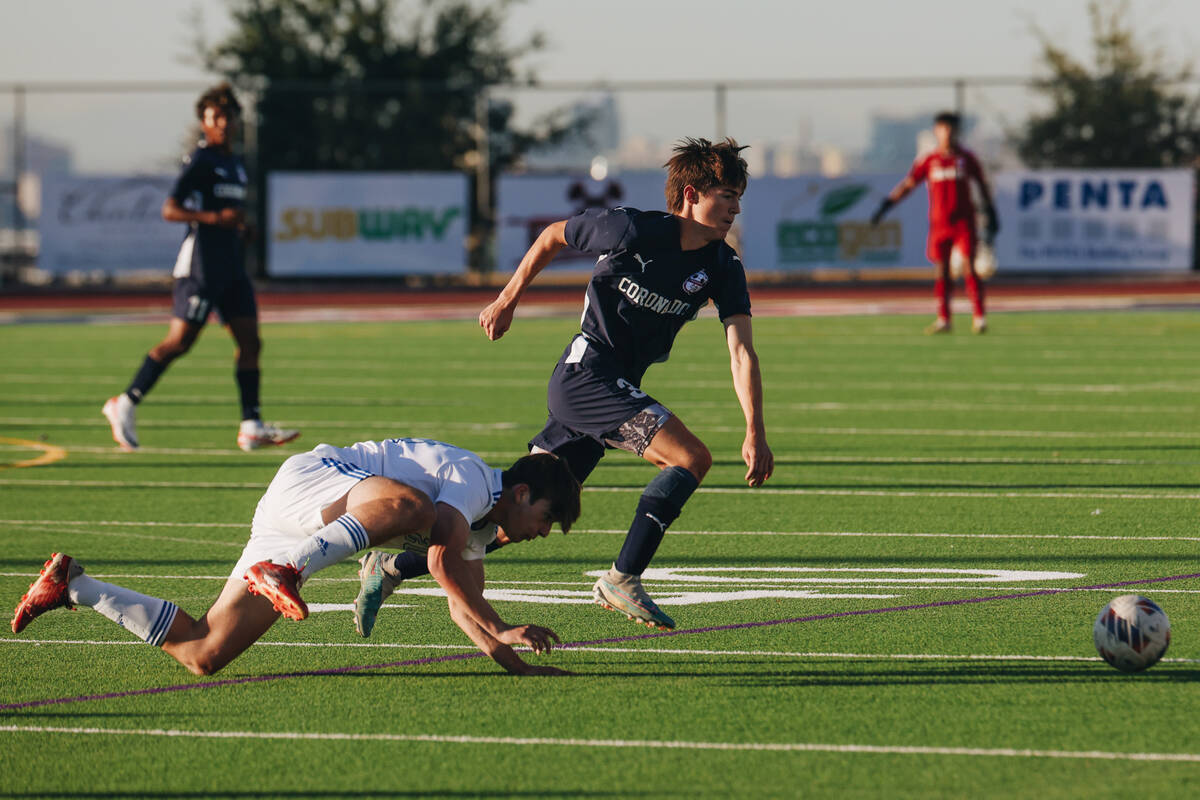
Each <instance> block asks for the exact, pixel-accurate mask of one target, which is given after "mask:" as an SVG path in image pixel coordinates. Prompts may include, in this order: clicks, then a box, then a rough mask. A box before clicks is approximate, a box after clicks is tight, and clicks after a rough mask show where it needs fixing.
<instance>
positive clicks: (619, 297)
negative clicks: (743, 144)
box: [355, 139, 775, 636]
mask: <svg viewBox="0 0 1200 800" xmlns="http://www.w3.org/2000/svg"><path fill="white" fill-rule="evenodd" d="M740 150H741V148H740V147H738V146H737V143H736V142H734V141H733V140H731V139H727V140H725V141H724V142H720V143H717V144H713V143H711V142H709V141H707V140H704V139H687V140H684V141H683V142H681V143H680V144H679V145H678V146H677V147H676V148H675V153H674V156H673V157H672V158H671V160H670V161H669V162H668V163H667V187H666V194H667V204H668V207H669V208H670V210H671V213H664V212H661V211H638V210H636V209H632V208H613V209H588V210H586V211H584V212H582V213H581V214H579V215H577V216H575V217H572V218H571V219H568V220H562V221H560V222H555V223H553V224H552V225H550V226H549V227H547V228H546V229H545V230H544V231H542V233H541V235H540V236H539V237H538V239H537V241H536V242H534V244H533V246H532V247H530V248H529V251H528V252H527V253H526V254H525V257H524V258H523V259H522V260H521V263H520V265H519V266H518V267H517V270H516V272H515V273H514V274H513V277H512V278H511V279H510V280H509V282H508V284H507V285H506V286H505V287H504V289H503V291H501V293H500V296H499V297H498V298H497V299H496V300H495V301H494V302H493V303H492V304H491V305H489V306H488V307H487V308H485V309H484V310H483V312H482V313H481V314H480V315H479V324H480V325H481V326H482V327H483V329H484V332H485V333H486V334H487V336H488V338H490V339H499V338H500V337H501V336H503V335H504V333H505V331H507V330H508V329H509V327H510V325H511V324H512V319H513V313H514V311H515V310H516V307H517V304H518V303H519V302H520V299H521V295H522V293H523V292H524V291H525V289H526V288H527V287H528V286H529V284H530V283H531V282H532V281H533V279H534V277H535V276H537V274H538V273H540V272H541V271H542V270H543V269H544V268H545V267H546V266H547V265H548V264H549V263H550V261H551V260H552V259H553V258H554V256H555V255H556V254H557V253H558V252H559V251H560V250H561V249H562V248H564V247H566V246H567V245H571V246H572V247H574V248H576V249H577V250H582V251H585V252H589V253H594V254H595V255H596V267H595V270H594V272H593V273H592V279H591V281H590V282H589V284H588V287H587V294H586V297H585V300H584V310H583V321H582V331H581V333H580V334H578V335H577V336H575V337H574V338H573V339H572V340H571V342H570V344H569V345H568V346H567V348H566V350H565V351H564V352H563V355H562V357H561V358H560V359H559V361H558V364H557V366H556V367H555V368H554V373H553V374H552V376H551V378H550V386H549V390H548V393H547V395H548V398H547V405H548V407H549V412H550V413H549V418H548V419H547V420H546V425H545V427H544V428H543V429H542V432H541V433H539V434H538V435H537V436H535V437H534V438H533V440H532V441H531V442H530V443H529V445H530V448H531V449H532V450H533V451H535V452H541V451H548V452H551V453H554V454H556V455H558V456H559V457H560V458H562V459H564V460H565V461H566V462H567V463H568V465H569V466H570V467H571V471H572V472H574V474H575V477H576V478H578V479H579V480H580V482H582V481H584V480H585V479H586V478H587V477H588V475H589V474H590V473H591V472H592V470H593V469H594V468H595V467H596V465H597V464H598V463H599V461H600V459H601V457H603V455H604V453H605V450H606V449H607V448H617V449H621V450H627V451H629V452H631V453H636V454H637V455H639V456H641V457H642V458H644V459H646V460H647V461H649V462H650V463H652V464H654V465H655V466H657V467H659V469H660V472H659V474H658V475H657V476H655V478H654V479H653V480H651V481H650V483H649V485H648V486H647V487H646V490H645V491H644V492H643V493H642V497H641V500H640V501H639V502H638V506H637V512H636V514H635V515H634V519H633V522H632V523H631V525H630V527H629V533H628V534H627V535H626V537H625V543H624V545H623V547H622V548H621V552H620V554H619V555H618V556H617V560H616V562H615V563H614V564H613V567H612V569H611V570H609V571H608V573H607V574H605V575H604V576H603V577H601V578H600V579H599V580H598V581H597V582H596V584H595V587H594V588H593V595H594V597H595V599H596V602H598V603H599V604H600V605H602V606H604V607H606V608H612V609H615V610H617V611H620V612H622V613H624V614H626V615H627V616H628V617H629V618H630V619H634V620H636V621H638V622H641V623H643V624H646V625H648V626H651V627H657V628H662V629H670V628H674V627H675V623H674V621H673V620H672V619H671V618H670V617H669V616H667V615H666V614H664V613H663V612H662V611H661V610H660V609H659V608H658V606H657V605H656V604H655V603H654V601H653V600H651V599H650V597H649V595H647V594H646V591H645V590H644V589H643V588H642V583H641V574H642V572H644V571H645V569H646V567H647V566H648V565H649V563H650V560H651V559H652V558H653V556H654V553H655V551H656V550H657V549H658V545H659V543H660V542H661V541H662V539H663V536H664V534H665V533H666V529H667V527H668V526H669V525H670V524H671V523H672V522H673V521H674V520H675V519H676V518H677V517H678V516H679V514H680V513H681V511H682V509H683V505H684V503H685V502H686V501H687V499H688V498H689V497H690V496H691V494H692V493H693V492H694V491H695V490H696V488H697V487H698V486H699V485H700V481H701V480H703V479H704V476H705V474H706V473H707V472H708V469H709V467H711V466H712V455H711V454H710V453H709V451H708V448H707V447H705V445H704V443H703V442H701V441H700V439H699V438H697V437H696V435H695V434H693V433H692V432H691V431H690V430H688V428H687V426H685V425H684V424H683V422H682V421H681V420H680V419H679V418H678V417H677V416H675V415H674V414H673V413H672V412H671V411H669V410H668V409H667V408H666V407H665V406H663V405H662V404H661V403H659V402H658V401H657V400H655V399H654V398H653V397H651V396H650V395H648V394H647V393H646V392H644V391H642V389H641V384H642V377H643V375H644V374H645V372H646V369H647V368H648V367H649V366H650V365H651V364H653V363H655V362H659V361H666V360H667V357H668V355H670V352H671V345H672V344H673V343H674V341H675V336H676V334H677V333H679V329H680V328H682V327H683V325H684V323H686V322H688V321H689V320H692V319H694V318H695V317H696V314H697V312H699V311H700V309H701V308H703V307H704V306H705V305H706V304H707V303H708V302H709V301H710V300H711V301H713V303H714V304H715V305H716V308H717V313H718V315H719V317H720V319H721V322H722V323H723V324H724V326H725V337H726V341H727V343H728V346H729V354H730V366H731V368H732V371H733V386H734V390H735V391H736V393H737V397H738V401H739V402H740V404H741V407H742V413H743V416H744V417H745V419H746V438H745V441H744V443H743V444H742V459H743V460H744V461H745V462H746V466H747V471H746V481H747V482H748V483H749V484H750V486H759V485H761V484H762V482H763V481H765V480H766V479H767V478H769V477H770V476H771V473H772V471H773V470H774V467H775V460H774V456H773V455H772V453H771V448H770V447H769V446H768V445H767V435H766V428H765V425H764V422H763V408H762V379H761V376H760V374H759V366H758V356H757V354H756V353H755V351H754V343H753V336H752V332H751V325H750V296H749V293H748V291H747V289H746V272H745V269H744V268H743V267H742V262H741V259H739V258H738V255H737V253H736V252H734V250H733V248H732V247H730V246H729V245H728V244H726V243H725V237H726V235H727V234H728V233H729V229H730V227H731V226H732V225H733V221H734V218H735V217H736V216H737V215H738V213H739V212H740V211H741V207H740V204H739V202H740V199H741V196H742V193H743V192H744V191H745V188H746V178H747V173H746V162H745V161H744V160H743V159H742V158H741V157H740V156H739V155H738V153H739V151H740ZM361 562H362V569H361V570H360V571H359V577H360V579H361V586H360V592H359V596H358V599H357V600H356V601H355V622H356V627H357V628H358V631H359V633H360V634H362V635H364V636H365V635H368V634H369V632H370V625H371V624H373V622H374V614H375V611H377V610H378V608H379V605H380V603H382V598H383V597H386V596H387V594H389V593H390V592H391V590H392V589H393V588H394V587H395V584H396V583H397V582H398V581H399V580H401V579H403V578H406V577H411V576H414V575H416V574H420V573H421V572H423V571H424V570H423V568H422V566H421V565H420V564H419V562H417V561H416V560H415V559H414V558H413V557H412V555H411V554H408V553H401V554H399V555H398V556H386V555H384V554H380V553H369V554H368V555H367V556H364V557H363V558H362V559H361Z"/></svg>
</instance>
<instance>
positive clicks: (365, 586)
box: [354, 550, 403, 638]
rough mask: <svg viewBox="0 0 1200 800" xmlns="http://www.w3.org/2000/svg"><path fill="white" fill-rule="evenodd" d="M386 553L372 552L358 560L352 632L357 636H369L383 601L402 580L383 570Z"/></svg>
mask: <svg viewBox="0 0 1200 800" xmlns="http://www.w3.org/2000/svg"><path fill="white" fill-rule="evenodd" d="M387 556H388V554H387V553H381V552H379V551H377V550H372V551H370V552H369V553H367V554H366V555H364V556H363V557H362V558H360V559H359V560H358V563H359V564H361V565H362V566H360V567H359V568H358V580H359V584H358V597H356V598H354V630H355V631H357V632H358V635H359V636H362V637H364V638H365V637H367V636H370V635H371V630H372V629H373V628H374V627H375V615H377V614H378V613H379V608H380V606H382V605H383V601H384V600H386V599H388V598H389V597H391V595H392V592H394V591H396V587H397V586H399V585H400V581H401V580H403V579H402V578H397V577H394V576H392V575H389V574H388V573H387V572H386V571H385V570H384V568H383V559H385V558H386V557H387Z"/></svg>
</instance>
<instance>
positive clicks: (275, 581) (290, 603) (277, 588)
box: [243, 561, 308, 622]
mask: <svg viewBox="0 0 1200 800" xmlns="http://www.w3.org/2000/svg"><path fill="white" fill-rule="evenodd" d="M243 577H244V578H245V581H246V584H247V586H246V589H247V590H248V591H249V592H250V594H257V595H261V596H262V597H265V598H266V599H268V600H270V601H271V605H272V606H274V607H275V610H276V611H278V612H279V613H280V614H283V615H284V616H285V617H287V618H288V619H294V620H296V621H297V622H299V621H300V620H302V619H304V618H306V617H307V616H308V605H307V604H306V603H305V602H304V601H303V600H302V599H300V570H298V569H296V568H295V567H293V566H291V565H288V564H276V563H274V562H273V561H260V562H258V563H257V564H255V565H254V566H252V567H251V568H250V569H248V570H246V574H245V575H244V576H243Z"/></svg>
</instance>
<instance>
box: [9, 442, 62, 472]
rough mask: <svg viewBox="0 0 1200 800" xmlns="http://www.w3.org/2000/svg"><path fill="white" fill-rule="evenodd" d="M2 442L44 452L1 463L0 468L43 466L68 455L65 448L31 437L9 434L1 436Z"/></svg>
mask: <svg viewBox="0 0 1200 800" xmlns="http://www.w3.org/2000/svg"><path fill="white" fill-rule="evenodd" d="M0 444H6V445H13V446H14V447H19V448H21V449H27V450H41V451H42V454H41V455H40V456H37V457H35V458H27V459H25V460H24V461H14V462H13V463H11V464H0V469H17V468H19V467H42V466H45V465H46V464H53V463H54V462H55V461H62V460H63V459H64V458H66V457H67V451H66V450H64V449H63V448H61V447H59V446H57V445H53V444H46V443H45V442H34V441H30V440H29V439H11V438H9V437H7V436H0Z"/></svg>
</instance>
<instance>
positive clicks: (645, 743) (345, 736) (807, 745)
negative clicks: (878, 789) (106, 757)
mask: <svg viewBox="0 0 1200 800" xmlns="http://www.w3.org/2000/svg"><path fill="white" fill-rule="evenodd" d="M0 732H5V733H65V734H71V735H73V736H157V737H168V738H187V739H233V740H244V739H275V740H278V739H286V740H303V741H350V742H426V743H430V744H486V745H511V746H554V747H588V748H620V749H637V750H645V749H663V750H734V751H739V750H741V751H768V752H783V753H865V754H874V755H911V756H974V757H995V758H1065V759H1101V760H1106V761H1176V762H1200V753H1118V752H1110V751H1104V750H1018V749H1014V748H1007V747H994V748H993V747H929V746H916V745H876V744H823V743H817V742H694V741H693V742H689V741H678V740H676V741H667V740H658V739H554V738H549V737H536V738H535V737H528V738H523V737H516V736H452V735H442V734H428V733H413V734H403V733H332V732H330V733H311V732H306V731H196V730H192V731H188V730H179V729H173V728H141V729H121V728H72V727H51V726H48V725H2V726H0Z"/></svg>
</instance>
